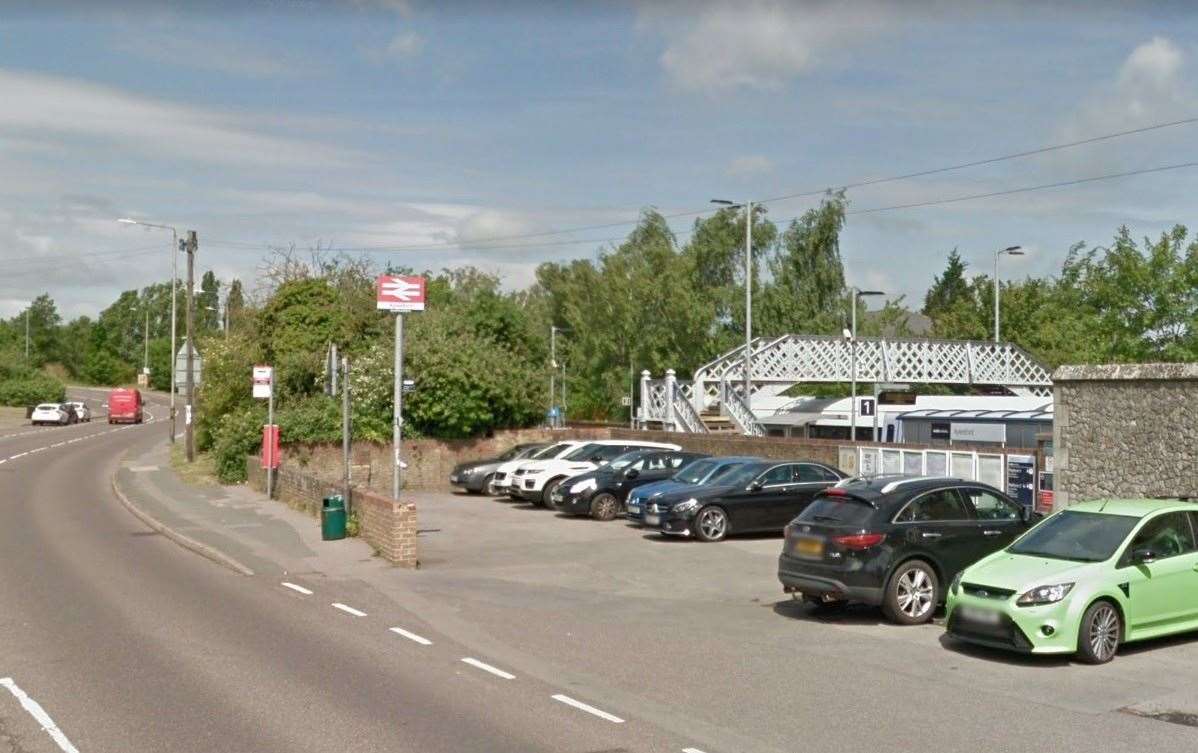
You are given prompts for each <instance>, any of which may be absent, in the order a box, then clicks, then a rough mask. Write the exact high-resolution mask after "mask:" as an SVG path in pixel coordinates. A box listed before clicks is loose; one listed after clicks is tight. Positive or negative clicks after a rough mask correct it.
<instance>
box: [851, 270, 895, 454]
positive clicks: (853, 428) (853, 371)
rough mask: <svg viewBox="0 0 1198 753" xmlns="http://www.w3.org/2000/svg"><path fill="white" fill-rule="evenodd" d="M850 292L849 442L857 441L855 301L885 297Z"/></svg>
mask: <svg viewBox="0 0 1198 753" xmlns="http://www.w3.org/2000/svg"><path fill="white" fill-rule="evenodd" d="M849 290H851V291H852V293H853V295H852V303H851V306H852V309H853V311H852V329H851V330H850V331H849V363H850V364H851V365H850V366H849V371H850V373H851V375H852V377H851V378H852V382H853V392H852V396H851V397H850V398H849V411H850V413H849V416H850V418H849V427H850V428H849V440H850V441H852V442H856V441H857V299H858V298H860V297H862V296H867V295H886V294H885V293H883V292H882V291H881V290H860V289H858V288H849ZM877 410H878V406H877V405H875V406H874V411H875V412H876V411H877Z"/></svg>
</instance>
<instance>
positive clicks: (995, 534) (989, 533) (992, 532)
mask: <svg viewBox="0 0 1198 753" xmlns="http://www.w3.org/2000/svg"><path fill="white" fill-rule="evenodd" d="M982 535H983V536H1002V531H993V530H991V531H982Z"/></svg>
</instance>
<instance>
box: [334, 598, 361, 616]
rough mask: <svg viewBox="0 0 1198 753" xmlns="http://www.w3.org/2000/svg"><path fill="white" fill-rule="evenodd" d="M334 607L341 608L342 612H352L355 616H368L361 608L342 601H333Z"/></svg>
mask: <svg viewBox="0 0 1198 753" xmlns="http://www.w3.org/2000/svg"><path fill="white" fill-rule="evenodd" d="M333 609H340V610H341V611H342V612H345V613H346V614H352V615H353V616H354V617H365V616H366V613H365V612H363V611H361V610H360V609H354V608H353V607H349V606H346V605H345V604H342V603H340V602H333Z"/></svg>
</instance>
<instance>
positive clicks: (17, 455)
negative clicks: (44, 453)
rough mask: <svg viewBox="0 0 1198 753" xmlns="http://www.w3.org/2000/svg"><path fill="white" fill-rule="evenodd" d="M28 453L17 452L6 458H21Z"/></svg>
mask: <svg viewBox="0 0 1198 753" xmlns="http://www.w3.org/2000/svg"><path fill="white" fill-rule="evenodd" d="M28 454H29V453H28V452H18V453H17V454H16V455H10V456H9V457H8V459H9V460H16V459H17V458H23V457H25V456H26V455H28Z"/></svg>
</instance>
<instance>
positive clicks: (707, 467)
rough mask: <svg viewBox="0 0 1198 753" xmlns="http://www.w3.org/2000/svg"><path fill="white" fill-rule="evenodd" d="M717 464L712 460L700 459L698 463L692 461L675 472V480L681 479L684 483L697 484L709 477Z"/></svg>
mask: <svg viewBox="0 0 1198 753" xmlns="http://www.w3.org/2000/svg"><path fill="white" fill-rule="evenodd" d="M716 465H717V464H716V463H715V462H713V461H711V460H700V461H699V462H697V463H691V464H690V465H688V466H686V467H685V468H683V469H682V470H680V471H678V472H677V473H675V474H674V480H675V481H681V482H682V483H684V484H697V483H699V482H700V481H702V480H703V479H705V478H707V476H708V474H710V473H711V472H712V471H714V470H715V469H716Z"/></svg>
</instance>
